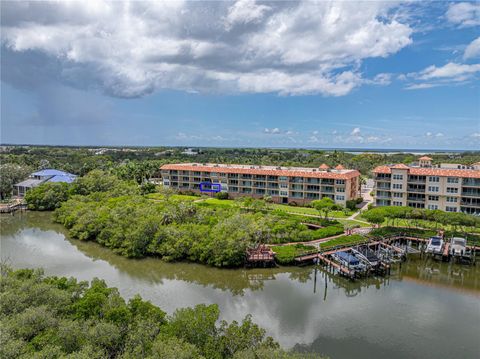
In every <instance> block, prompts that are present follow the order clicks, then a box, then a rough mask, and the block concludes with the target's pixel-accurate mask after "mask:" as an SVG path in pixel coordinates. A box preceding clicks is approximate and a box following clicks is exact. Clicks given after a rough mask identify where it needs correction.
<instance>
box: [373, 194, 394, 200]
mask: <svg viewBox="0 0 480 359" xmlns="http://www.w3.org/2000/svg"><path fill="white" fill-rule="evenodd" d="M375 198H378V199H391V198H392V196H389V195H386V194H377V195H376V196H375Z"/></svg>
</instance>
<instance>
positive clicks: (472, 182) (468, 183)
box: [462, 178, 480, 187]
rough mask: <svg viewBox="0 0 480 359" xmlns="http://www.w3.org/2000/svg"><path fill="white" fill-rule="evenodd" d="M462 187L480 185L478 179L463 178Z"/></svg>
mask: <svg viewBox="0 0 480 359" xmlns="http://www.w3.org/2000/svg"><path fill="white" fill-rule="evenodd" d="M462 186H464V187H480V179H476V178H464V179H463V182H462Z"/></svg>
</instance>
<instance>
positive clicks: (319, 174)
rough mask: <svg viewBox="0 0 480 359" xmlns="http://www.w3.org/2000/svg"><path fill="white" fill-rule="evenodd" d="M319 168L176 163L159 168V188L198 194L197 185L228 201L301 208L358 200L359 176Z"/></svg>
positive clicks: (344, 171)
mask: <svg viewBox="0 0 480 359" xmlns="http://www.w3.org/2000/svg"><path fill="white" fill-rule="evenodd" d="M337 168H338V169H330V168H329V167H328V166H327V165H325V164H324V165H322V166H320V167H319V168H299V167H275V166H251V165H230V164H205V163H204V164H200V163H180V164H168V165H164V166H162V167H161V172H162V179H163V185H164V186H165V187H170V188H175V189H179V190H191V191H195V192H200V184H201V183H202V184H205V183H206V184H207V185H208V184H210V183H211V184H219V186H214V187H217V188H220V189H221V191H223V192H228V194H229V196H230V197H233V198H235V197H241V196H251V197H255V198H262V197H264V196H271V198H272V200H273V201H274V202H276V203H293V202H295V203H296V204H299V205H303V204H306V203H308V202H310V201H312V200H316V199H321V198H323V197H329V198H331V199H333V200H334V201H335V202H336V203H339V204H342V205H345V203H346V201H348V200H350V199H355V198H357V197H359V196H360V173H359V172H358V171H356V170H347V169H343V167H341V168H340V167H338V166H337Z"/></svg>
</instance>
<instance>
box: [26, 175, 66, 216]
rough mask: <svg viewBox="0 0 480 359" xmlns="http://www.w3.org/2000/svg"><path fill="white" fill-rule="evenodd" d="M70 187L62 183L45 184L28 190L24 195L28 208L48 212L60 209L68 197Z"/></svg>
mask: <svg viewBox="0 0 480 359" xmlns="http://www.w3.org/2000/svg"><path fill="white" fill-rule="evenodd" d="M70 193H71V185H69V184H67V183H64V182H47V183H44V184H41V185H40V186H38V187H34V188H32V189H30V190H29V191H28V192H27V193H26V194H25V201H26V202H27V204H28V208H29V209H32V210H36V211H48V210H53V209H55V208H58V207H60V205H61V204H62V202H65V201H66V200H68V198H69V197H70Z"/></svg>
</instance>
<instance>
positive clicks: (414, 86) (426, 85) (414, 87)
mask: <svg viewBox="0 0 480 359" xmlns="http://www.w3.org/2000/svg"><path fill="white" fill-rule="evenodd" d="M437 86H438V85H436V84H431V83H423V84H411V85H408V86H406V87H405V90H422V89H429V88H432V87H437Z"/></svg>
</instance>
